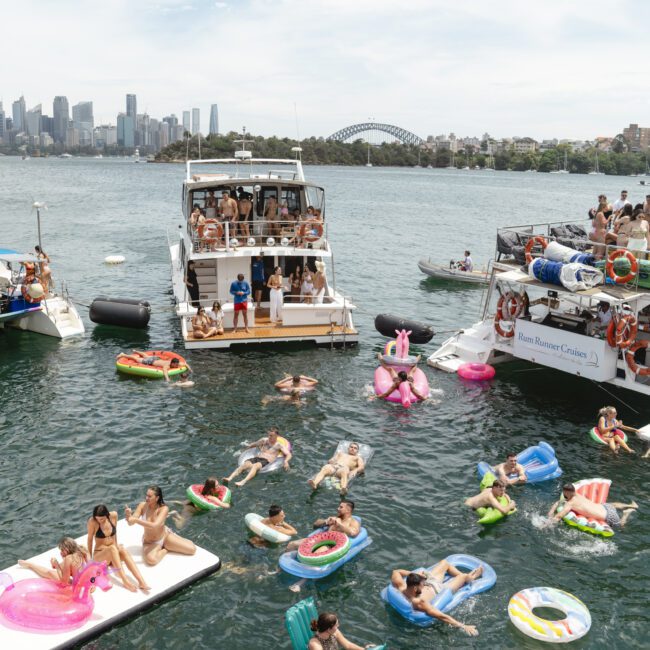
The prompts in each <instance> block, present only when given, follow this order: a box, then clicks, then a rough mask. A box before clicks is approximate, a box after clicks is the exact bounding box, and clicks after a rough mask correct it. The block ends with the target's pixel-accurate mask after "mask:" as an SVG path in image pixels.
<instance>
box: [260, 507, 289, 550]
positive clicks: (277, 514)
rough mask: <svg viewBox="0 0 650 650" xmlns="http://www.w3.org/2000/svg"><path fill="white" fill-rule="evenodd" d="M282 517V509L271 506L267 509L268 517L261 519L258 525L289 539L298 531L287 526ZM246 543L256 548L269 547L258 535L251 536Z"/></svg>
mask: <svg viewBox="0 0 650 650" xmlns="http://www.w3.org/2000/svg"><path fill="white" fill-rule="evenodd" d="M284 517H285V515H284V510H283V509H282V507H281V506H276V505H272V506H271V507H270V508H269V516H268V517H265V518H264V519H262V520H261V521H260V523H261V524H264V525H265V526H268V527H269V528H272V529H273V530H275V531H277V532H278V533H283V534H284V535H289V536H290V537H293V536H294V535H297V534H298V531H297V530H296V529H295V528H294V527H293V526H291V525H290V524H288V523H287V522H286V521H285V520H284ZM248 541H249V542H250V543H251V544H252V545H253V546H257V547H264V546H269V544H270V543H269V542H267V541H266V540H265V539H263V538H262V537H260V536H259V535H253V536H252V537H251V538H250V539H249V540H248Z"/></svg>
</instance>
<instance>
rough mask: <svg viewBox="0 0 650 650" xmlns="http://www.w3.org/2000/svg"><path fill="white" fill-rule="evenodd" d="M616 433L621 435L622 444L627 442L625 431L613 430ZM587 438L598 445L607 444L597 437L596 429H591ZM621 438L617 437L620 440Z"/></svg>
mask: <svg viewBox="0 0 650 650" xmlns="http://www.w3.org/2000/svg"><path fill="white" fill-rule="evenodd" d="M615 430H616V431H617V432H620V433H622V434H623V437H622V440H623V442H627V433H625V431H621V430H620V429H615ZM589 437H590V438H591V439H592V440H593V441H594V442H595V443H598V444H599V445H606V444H607V443H606V442H605V441H604V440H603V439H602V438H601V437H600V436H599V435H598V427H593V428H591V429H589ZM620 437H621V436H619V438H620Z"/></svg>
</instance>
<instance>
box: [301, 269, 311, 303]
mask: <svg viewBox="0 0 650 650" xmlns="http://www.w3.org/2000/svg"><path fill="white" fill-rule="evenodd" d="M301 293H302V301H303V302H305V303H311V301H312V298H313V297H314V278H313V276H312V274H311V271H310V270H309V267H305V272H304V273H303V274H302V287H301Z"/></svg>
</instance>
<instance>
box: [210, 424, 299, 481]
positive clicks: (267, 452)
mask: <svg viewBox="0 0 650 650" xmlns="http://www.w3.org/2000/svg"><path fill="white" fill-rule="evenodd" d="M278 433H279V430H278V428H277V427H271V428H270V429H269V431H268V436H266V437H264V438H260V439H259V440H256V441H255V442H254V443H252V444H250V445H248V447H246V449H253V448H257V449H258V450H259V454H258V455H257V456H253V458H249V459H248V460H247V461H246V462H244V463H243V464H242V465H240V466H239V467H238V468H237V469H236V470H235V471H234V472H232V473H231V474H230V476H227V477H224V478H223V479H222V482H223V483H230V481H232V480H233V479H234V478H235V477H236V476H239V475H240V474H243V473H244V472H248V474H247V475H246V477H245V478H244V479H243V480H242V481H237V482H236V483H235V485H236V486H237V487H243V486H244V485H246V483H248V481H250V480H251V479H254V478H255V477H256V476H257V473H258V472H259V471H260V470H261V469H263V468H264V467H266V466H267V465H268V464H270V463H272V462H273V461H274V460H275V459H276V458H277V457H278V456H280V455H282V456H284V463H283V467H284V470H285V471H286V470H288V469H289V461H290V460H291V451H290V450H289V449H288V448H287V447H285V446H284V445H283V444H282V443H281V442H280V441H279V440H278Z"/></svg>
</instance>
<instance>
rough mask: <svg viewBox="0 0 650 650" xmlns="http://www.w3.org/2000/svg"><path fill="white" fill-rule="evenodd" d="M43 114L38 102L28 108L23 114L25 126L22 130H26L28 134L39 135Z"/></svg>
mask: <svg viewBox="0 0 650 650" xmlns="http://www.w3.org/2000/svg"><path fill="white" fill-rule="evenodd" d="M42 114H43V109H42V107H41V105H40V104H38V105H37V106H34V108H30V109H29V110H28V111H27V113H26V115H25V126H24V127H23V128H24V130H26V131H27V134H28V135H40V134H41V115H42Z"/></svg>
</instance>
